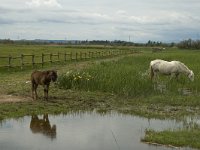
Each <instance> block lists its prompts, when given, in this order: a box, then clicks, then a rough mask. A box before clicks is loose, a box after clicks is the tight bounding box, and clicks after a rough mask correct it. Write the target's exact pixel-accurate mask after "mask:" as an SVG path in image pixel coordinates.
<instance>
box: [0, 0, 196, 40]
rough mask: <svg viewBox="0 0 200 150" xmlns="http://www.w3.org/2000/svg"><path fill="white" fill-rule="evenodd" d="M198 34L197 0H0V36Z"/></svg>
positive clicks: (94, 37)
mask: <svg viewBox="0 0 200 150" xmlns="http://www.w3.org/2000/svg"><path fill="white" fill-rule="evenodd" d="M8 38H9V39H13V40H18V39H27V40H33V39H50V40H111V41H112V40H123V41H131V42H147V41H148V40H152V41H161V42H177V41H181V40H185V39H189V38H191V39H199V38H200V0H0V39H8Z"/></svg>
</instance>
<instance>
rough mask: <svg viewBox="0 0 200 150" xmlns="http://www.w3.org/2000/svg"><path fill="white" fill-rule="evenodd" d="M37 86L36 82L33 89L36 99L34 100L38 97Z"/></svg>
mask: <svg viewBox="0 0 200 150" xmlns="http://www.w3.org/2000/svg"><path fill="white" fill-rule="evenodd" d="M37 87H38V84H35V87H34V91H35V99H36V100H37V98H38V94H37Z"/></svg>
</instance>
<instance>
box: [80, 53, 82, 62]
mask: <svg viewBox="0 0 200 150" xmlns="http://www.w3.org/2000/svg"><path fill="white" fill-rule="evenodd" d="M80 60H82V52H80Z"/></svg>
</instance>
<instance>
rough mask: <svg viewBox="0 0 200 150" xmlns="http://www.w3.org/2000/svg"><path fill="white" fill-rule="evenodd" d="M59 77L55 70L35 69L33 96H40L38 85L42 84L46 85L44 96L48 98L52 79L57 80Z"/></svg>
mask: <svg viewBox="0 0 200 150" xmlns="http://www.w3.org/2000/svg"><path fill="white" fill-rule="evenodd" d="M57 77H58V76H57V72H56V71H54V70H48V71H34V72H33V73H32V74H31V83H32V98H33V99H37V97H38V95H37V87H38V85H42V86H43V87H44V98H45V99H46V100H48V91H49V85H50V82H51V81H53V82H55V81H56V80H57ZM34 93H35V94H34ZM34 95H35V97H34Z"/></svg>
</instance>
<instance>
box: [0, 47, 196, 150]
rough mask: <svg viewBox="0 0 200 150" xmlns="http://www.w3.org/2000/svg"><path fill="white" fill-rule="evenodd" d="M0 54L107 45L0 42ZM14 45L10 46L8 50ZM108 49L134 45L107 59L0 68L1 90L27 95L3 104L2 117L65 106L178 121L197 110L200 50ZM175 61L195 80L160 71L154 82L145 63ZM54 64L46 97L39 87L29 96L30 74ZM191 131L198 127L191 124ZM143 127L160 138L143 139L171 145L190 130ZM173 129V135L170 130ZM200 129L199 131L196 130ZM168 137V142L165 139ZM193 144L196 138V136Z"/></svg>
mask: <svg viewBox="0 0 200 150" xmlns="http://www.w3.org/2000/svg"><path fill="white" fill-rule="evenodd" d="M0 47H1V49H0V51H1V52H3V53H0V54H1V55H9V54H12V55H18V54H19V53H21V52H24V53H42V52H58V51H76V50H78V51H87V50H99V49H100V50H104V51H106V50H108V47H100V48H99V47H96V48H95V47H89V48H86V47H81V46H80V47H66V46H55V45H53V46H49V45H39V46H38V45H29V46H27V45H21V46H20V45H17V46H13V45H11V46H8V45H7V46H5V45H0ZM11 49H12V51H11ZM109 49H112V50H118V49H122V50H137V51H139V52H140V53H133V54H127V55H121V56H119V55H118V56H115V57H109V58H101V59H99V58H98V59H95V58H94V59H91V60H82V61H79V62H73V61H72V62H66V63H55V64H53V65H45V66H44V67H43V68H42V67H41V66H37V67H36V68H32V67H29V68H25V69H23V70H21V69H14V68H13V69H11V70H7V69H4V70H1V72H0V82H1V85H0V94H6V95H14V96H18V97H22V98H25V99H27V100H25V101H21V102H14V103H13V102H12V103H1V105H0V119H1V120H3V119H5V118H11V117H20V116H25V115H31V114H43V113H50V114H59V113H67V112H69V111H91V110H96V111H98V112H107V111H112V110H114V111H118V112H120V113H127V114H134V115H140V116H143V117H148V118H160V119H166V118H175V119H178V120H181V119H183V118H185V116H193V115H199V114H200V107H199V106H200V101H199V98H200V77H199V74H200V70H199V64H200V51H198V50H179V49H177V48H167V49H166V50H164V51H162V52H157V53H152V51H151V48H146V47H145V48H143V47H140V48H138V47H120V48H119V47H109ZM156 58H159V59H165V60H169V61H170V60H179V61H182V62H183V63H184V64H186V65H187V66H188V67H189V68H190V69H191V70H193V71H194V74H195V80H194V82H190V81H189V79H188V78H187V77H186V76H184V75H182V76H180V78H179V79H178V80H175V79H173V80H169V77H167V76H161V77H160V79H159V81H158V82H157V83H155V82H152V81H151V80H150V78H149V62H150V61H151V60H153V59H156ZM52 68H56V69H57V71H58V75H59V78H58V82H57V83H56V84H52V85H51V87H50V92H49V96H50V100H49V101H44V100H43V98H42V96H43V90H42V88H41V87H40V88H39V96H40V99H39V100H37V101H32V100H31V97H30V90H31V89H30V88H31V85H30V83H29V82H27V81H30V74H31V72H32V70H34V69H40V70H46V69H52ZM194 130H195V131H196V130H198V131H199V128H195V129H194ZM183 132H184V134H185V135H186V136H185V142H183V144H181V145H178V144H176V143H175V142H173V141H175V139H176V138H174V134H173V133H176V135H180V136H181V134H183ZM183 132H182V131H177V132H175V131H165V132H162V133H161V134H160V133H159V132H154V131H149V132H148V131H147V132H146V137H149V135H150V137H155V138H156V137H158V135H159V136H160V135H162V138H158V139H161V140H160V141H159V140H157V139H156V141H154V139H155V138H154V139H153V138H146V137H145V138H144V139H145V141H148V142H149V141H150V142H151V141H152V142H157V143H162V144H173V145H175V146H191V147H196V148H199V147H198V146H197V144H196V145H188V141H187V139H186V137H187V135H189V134H191V132H190V130H187V129H184V130H183ZM171 133H172V134H171ZM197 133H199V132H197ZM167 136H168V138H170V139H174V140H172V141H167V142H165V141H166V140H164V143H163V139H165V138H166V137H167ZM197 143H200V141H198V142H197Z"/></svg>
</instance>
